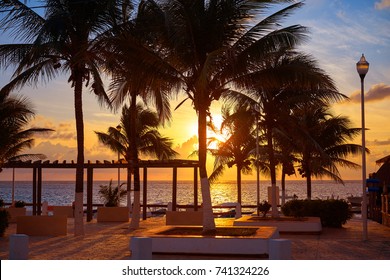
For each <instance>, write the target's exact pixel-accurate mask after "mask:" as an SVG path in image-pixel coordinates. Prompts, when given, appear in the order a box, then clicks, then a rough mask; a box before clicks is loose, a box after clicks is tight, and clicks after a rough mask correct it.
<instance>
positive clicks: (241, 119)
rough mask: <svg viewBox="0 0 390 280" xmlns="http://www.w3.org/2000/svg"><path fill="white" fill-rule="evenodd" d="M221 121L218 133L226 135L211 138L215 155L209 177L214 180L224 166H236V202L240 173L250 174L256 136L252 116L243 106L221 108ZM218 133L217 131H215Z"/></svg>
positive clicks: (239, 193) (212, 150)
mask: <svg viewBox="0 0 390 280" xmlns="http://www.w3.org/2000/svg"><path fill="white" fill-rule="evenodd" d="M222 118H223V122H222V124H221V128H220V133H221V132H222V134H223V135H226V136H227V139H226V140H225V141H220V140H218V139H216V138H211V139H210V141H213V142H215V143H216V145H217V147H216V148H215V149H209V150H210V152H211V154H212V155H213V156H214V157H215V161H214V170H213V172H212V174H211V175H210V177H209V179H210V181H211V182H214V181H215V180H216V179H217V178H219V177H220V176H222V174H223V172H224V170H225V168H226V167H228V168H231V167H233V166H234V165H235V166H236V168H237V202H238V203H241V173H243V174H251V172H252V167H253V164H254V159H255V153H254V151H255V145H256V136H255V133H254V131H253V124H254V116H253V114H252V112H251V111H249V110H246V109H245V108H240V107H238V108H235V111H234V112H233V113H231V112H230V108H229V107H223V108H222ZM216 133H218V131H216Z"/></svg>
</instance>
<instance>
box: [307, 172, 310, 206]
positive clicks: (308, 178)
mask: <svg viewBox="0 0 390 280" xmlns="http://www.w3.org/2000/svg"><path fill="white" fill-rule="evenodd" d="M306 185H307V199H308V200H311V172H310V170H307V171H306Z"/></svg>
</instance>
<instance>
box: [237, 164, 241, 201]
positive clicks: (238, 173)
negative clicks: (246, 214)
mask: <svg viewBox="0 0 390 280" xmlns="http://www.w3.org/2000/svg"><path fill="white" fill-rule="evenodd" d="M237 202H238V203H240V205H241V166H239V165H237Z"/></svg>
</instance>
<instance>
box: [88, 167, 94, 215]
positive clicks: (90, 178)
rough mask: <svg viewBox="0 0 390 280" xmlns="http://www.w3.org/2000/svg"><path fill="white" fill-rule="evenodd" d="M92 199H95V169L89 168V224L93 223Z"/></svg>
mask: <svg viewBox="0 0 390 280" xmlns="http://www.w3.org/2000/svg"><path fill="white" fill-rule="evenodd" d="M92 197H93V168H92V167H88V168H87V222H90V221H92V218H93V210H92Z"/></svg>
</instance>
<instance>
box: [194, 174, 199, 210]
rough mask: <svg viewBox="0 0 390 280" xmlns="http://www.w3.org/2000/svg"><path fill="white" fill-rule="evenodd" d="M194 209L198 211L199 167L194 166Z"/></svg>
mask: <svg viewBox="0 0 390 280" xmlns="http://www.w3.org/2000/svg"><path fill="white" fill-rule="evenodd" d="M194 211H198V167H194Z"/></svg>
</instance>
